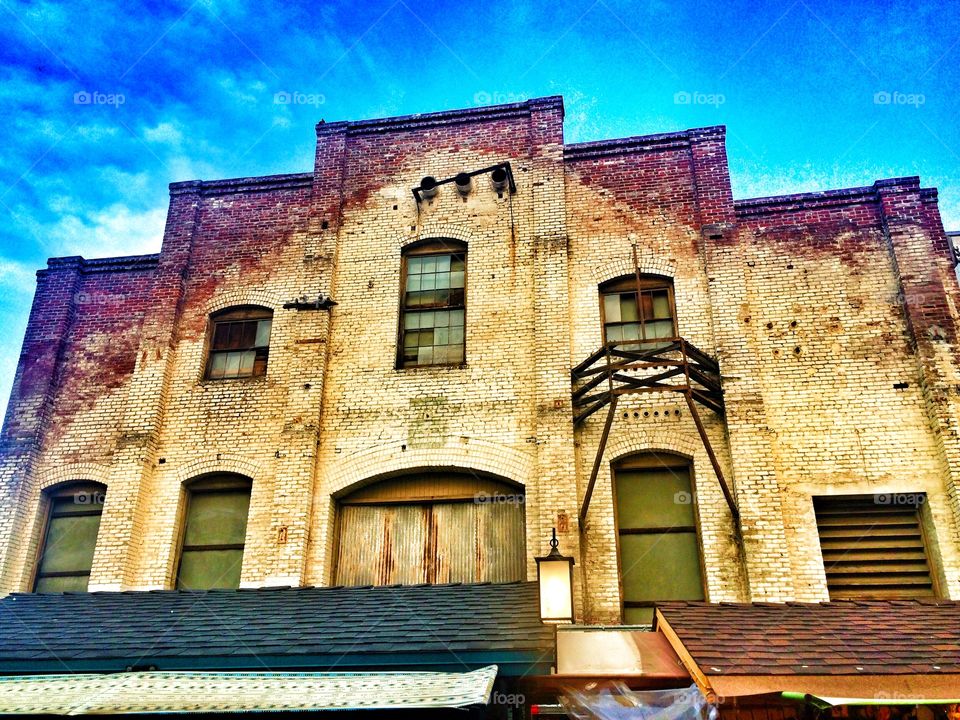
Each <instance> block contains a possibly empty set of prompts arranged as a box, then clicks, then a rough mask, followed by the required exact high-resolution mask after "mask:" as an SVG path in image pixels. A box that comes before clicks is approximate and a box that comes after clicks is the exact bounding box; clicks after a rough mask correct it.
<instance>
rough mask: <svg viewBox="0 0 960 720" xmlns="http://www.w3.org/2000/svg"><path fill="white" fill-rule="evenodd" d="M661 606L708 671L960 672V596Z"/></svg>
mask: <svg viewBox="0 0 960 720" xmlns="http://www.w3.org/2000/svg"><path fill="white" fill-rule="evenodd" d="M658 609H659V610H660V613H661V614H662V615H663V618H664V619H665V620H666V622H667V624H668V625H669V626H670V628H672V629H673V631H674V632H675V633H676V634H677V636H678V637H679V639H680V641H681V642H682V643H683V646H684V648H685V649H686V650H687V652H689V654H690V655H691V656H692V657H693V659H694V661H696V663H697V665H698V666H699V667H700V670H701V671H702V672H703V673H704V674H705V675H707V676H726V675H910V674H923V675H928V674H930V675H936V674H949V673H960V602H955V601H953V602H952V601H949V600H849V601H847V600H844V601H835V602H825V603H718V604H713V603H704V602H669V603H663V604H660V605H659V606H658Z"/></svg>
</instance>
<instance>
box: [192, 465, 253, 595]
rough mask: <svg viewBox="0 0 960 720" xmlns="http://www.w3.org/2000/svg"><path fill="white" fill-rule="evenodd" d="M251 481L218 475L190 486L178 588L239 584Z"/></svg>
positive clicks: (224, 586) (195, 588)
mask: <svg viewBox="0 0 960 720" xmlns="http://www.w3.org/2000/svg"><path fill="white" fill-rule="evenodd" d="M249 509H250V481H249V480H247V479H246V478H244V477H241V476H239V475H216V476H211V477H208V478H204V479H203V480H199V481H197V482H194V483H192V484H191V485H190V487H189V488H188V496H187V516H186V522H185V524H184V531H183V545H182V549H181V552H180V569H179V571H178V573H177V587H178V588H180V589H184V590H210V589H212V588H236V587H239V586H240V568H241V566H242V564H243V546H244V538H245V537H246V534H247V513H248V511H249Z"/></svg>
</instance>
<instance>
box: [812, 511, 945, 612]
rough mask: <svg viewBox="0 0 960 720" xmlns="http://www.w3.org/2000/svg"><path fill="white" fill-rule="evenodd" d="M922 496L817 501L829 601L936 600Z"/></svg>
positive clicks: (818, 523) (818, 525)
mask: <svg viewBox="0 0 960 720" xmlns="http://www.w3.org/2000/svg"><path fill="white" fill-rule="evenodd" d="M925 501H926V495H924V494H923V493H914V494H903V495H892V494H887V495H848V496H842V497H818V498H814V499H813V507H814V510H815V512H816V516H817V531H818V532H819V534H820V551H821V553H822V554H823V566H824V570H825V571H826V574H827V588H828V589H829V591H830V598H831V599H837V598H857V597H874V598H898V597H903V598H906V597H931V596H933V595H935V591H934V585H933V581H932V579H931V577H930V566H929V563H928V562H927V553H926V548H925V545H924V541H923V529H922V527H921V524H920V508H921V507H922V505H923V503H924V502H925Z"/></svg>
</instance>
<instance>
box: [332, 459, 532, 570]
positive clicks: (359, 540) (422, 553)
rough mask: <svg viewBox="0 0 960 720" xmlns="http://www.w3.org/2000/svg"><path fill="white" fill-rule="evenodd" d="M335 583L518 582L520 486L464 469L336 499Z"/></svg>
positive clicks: (389, 482) (397, 480) (521, 564)
mask: <svg viewBox="0 0 960 720" xmlns="http://www.w3.org/2000/svg"><path fill="white" fill-rule="evenodd" d="M337 538H338V541H337V551H336V569H335V578H334V580H335V584H337V585H394V584H401V585H411V584H420V583H429V584H434V583H455V582H462V583H476V582H513V581H516V580H523V579H524V577H525V568H526V562H525V561H526V553H525V549H524V495H523V489H522V488H519V487H517V486H515V485H513V484H511V483H507V482H505V481H502V480H498V479H495V478H491V477H488V476H482V475H477V474H475V473H466V472H456V471H452V472H422V473H410V474H406V475H402V476H400V477H393V478H389V479H386V480H382V481H380V482H377V483H374V484H372V485H367V486H365V487H362V488H360V489H359V490H356V491H354V492H352V493H350V494H349V495H346V496H343V497H341V498H339V502H338V513H337Z"/></svg>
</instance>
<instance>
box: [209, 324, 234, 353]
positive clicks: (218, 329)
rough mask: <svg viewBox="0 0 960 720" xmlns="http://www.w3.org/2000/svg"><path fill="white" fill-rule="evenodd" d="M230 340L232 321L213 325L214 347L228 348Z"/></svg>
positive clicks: (217, 348) (215, 348)
mask: <svg viewBox="0 0 960 720" xmlns="http://www.w3.org/2000/svg"><path fill="white" fill-rule="evenodd" d="M229 342H230V323H217V324H216V325H214V326H213V349H214V350H226V349H227V345H228V344H229Z"/></svg>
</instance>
